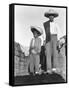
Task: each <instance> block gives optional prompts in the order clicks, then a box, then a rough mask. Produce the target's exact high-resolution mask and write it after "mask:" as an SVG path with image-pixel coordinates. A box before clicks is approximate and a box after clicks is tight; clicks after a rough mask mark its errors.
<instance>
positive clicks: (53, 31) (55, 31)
mask: <svg viewBox="0 0 69 90" xmlns="http://www.w3.org/2000/svg"><path fill="white" fill-rule="evenodd" d="M50 33H51V34H57V39H58V40H59V39H60V38H61V31H60V28H59V26H58V25H57V24H56V23H55V22H50Z"/></svg>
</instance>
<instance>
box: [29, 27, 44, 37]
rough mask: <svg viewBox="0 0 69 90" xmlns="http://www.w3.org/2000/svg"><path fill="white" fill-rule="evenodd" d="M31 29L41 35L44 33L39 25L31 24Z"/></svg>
mask: <svg viewBox="0 0 69 90" xmlns="http://www.w3.org/2000/svg"><path fill="white" fill-rule="evenodd" d="M31 31H32V32H33V33H34V31H36V32H37V33H38V35H39V36H40V35H42V34H43V30H42V29H41V28H40V27H37V26H31Z"/></svg>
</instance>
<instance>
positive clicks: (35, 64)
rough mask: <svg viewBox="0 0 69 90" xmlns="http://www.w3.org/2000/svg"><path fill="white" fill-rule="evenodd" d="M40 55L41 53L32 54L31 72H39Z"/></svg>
mask: <svg viewBox="0 0 69 90" xmlns="http://www.w3.org/2000/svg"><path fill="white" fill-rule="evenodd" d="M39 63H40V56H39V54H31V55H30V72H31V73H34V72H39Z"/></svg>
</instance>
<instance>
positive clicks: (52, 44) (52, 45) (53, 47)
mask: <svg viewBox="0 0 69 90" xmlns="http://www.w3.org/2000/svg"><path fill="white" fill-rule="evenodd" d="M45 48H46V51H45V54H46V62H47V70H51V69H52V68H58V51H57V35H56V34H55V35H51V40H50V41H49V42H48V43H46V45H45ZM52 57H53V62H52ZM52 64H53V66H52Z"/></svg>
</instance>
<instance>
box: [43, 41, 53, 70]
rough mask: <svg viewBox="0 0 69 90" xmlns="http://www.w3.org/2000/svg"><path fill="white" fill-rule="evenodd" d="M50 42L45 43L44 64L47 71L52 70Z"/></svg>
mask: <svg viewBox="0 0 69 90" xmlns="http://www.w3.org/2000/svg"><path fill="white" fill-rule="evenodd" d="M50 44H51V42H48V43H46V47H45V48H46V51H45V54H46V62H47V63H46V64H47V71H48V70H50V71H51V69H52V65H51V45H50Z"/></svg>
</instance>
